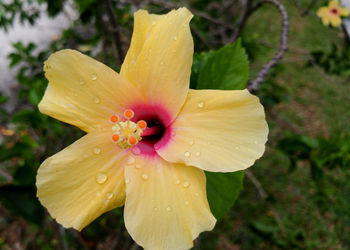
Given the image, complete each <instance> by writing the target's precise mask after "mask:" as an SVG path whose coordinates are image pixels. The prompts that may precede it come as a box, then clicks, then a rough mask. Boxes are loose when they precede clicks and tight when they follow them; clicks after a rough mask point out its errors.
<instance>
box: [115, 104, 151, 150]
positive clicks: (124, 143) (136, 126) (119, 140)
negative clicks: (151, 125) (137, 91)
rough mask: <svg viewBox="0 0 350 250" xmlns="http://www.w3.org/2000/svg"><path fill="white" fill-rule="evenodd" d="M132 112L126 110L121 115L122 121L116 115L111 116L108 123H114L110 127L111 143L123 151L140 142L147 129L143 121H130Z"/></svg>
mask: <svg viewBox="0 0 350 250" xmlns="http://www.w3.org/2000/svg"><path fill="white" fill-rule="evenodd" d="M134 115H135V114H134V111H133V110H131V109H126V110H125V111H124V113H123V116H122V117H123V119H120V116H118V115H112V116H111V117H110V121H111V122H113V123H114V126H113V127H112V131H113V134H112V141H113V142H114V143H116V144H117V145H118V146H119V147H121V148H123V149H127V148H131V147H133V146H134V145H136V144H137V143H138V142H139V141H141V140H142V137H141V134H142V133H143V131H144V130H145V129H146V128H147V123H146V122H145V121H144V120H140V121H138V122H136V123H135V122H133V121H131V120H130V119H132V118H133V117H134Z"/></svg>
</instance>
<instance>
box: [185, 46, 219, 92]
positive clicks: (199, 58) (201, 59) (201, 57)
mask: <svg viewBox="0 0 350 250" xmlns="http://www.w3.org/2000/svg"><path fill="white" fill-rule="evenodd" d="M214 53H215V51H213V50H211V51H209V52H202V53H199V54H198V53H194V55H193V63H192V69H191V83H190V88H191V89H196V88H197V82H198V75H199V72H200V70H201V68H202V67H203V65H205V64H206V62H207V61H208V59H209V58H210V56H212V55H213V54H214Z"/></svg>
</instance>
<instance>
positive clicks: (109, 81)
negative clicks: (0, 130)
mask: <svg viewBox="0 0 350 250" xmlns="http://www.w3.org/2000/svg"><path fill="white" fill-rule="evenodd" d="M44 69H45V72H46V73H45V75H46V77H47V79H48V80H49V85H48V87H47V89H46V92H45V95H44V97H43V99H42V100H41V102H40V104H39V110H40V112H42V113H44V114H47V115H50V116H52V117H54V118H56V119H59V120H61V121H64V122H67V123H70V124H72V125H75V126H77V127H79V128H81V129H83V130H84V131H86V132H90V131H93V130H94V129H96V127H98V126H101V125H102V124H105V123H106V122H108V121H109V118H110V116H111V115H113V114H114V113H115V112H122V111H123V110H124V109H125V108H126V107H127V105H128V104H129V103H130V102H133V101H135V100H140V99H141V96H140V95H139V94H138V91H137V90H136V89H135V87H134V86H133V85H132V84H130V83H129V82H128V81H127V80H125V79H124V78H123V77H121V76H120V75H119V74H117V73H116V72H115V71H113V70H112V69H110V68H108V67H107V66H105V65H104V64H102V63H100V62H98V61H96V60H94V59H92V58H90V57H88V56H85V55H83V54H81V53H80V52H78V51H74V50H61V51H59V52H56V53H54V54H52V55H51V56H50V57H49V59H48V60H47V61H46V62H45V66H44Z"/></svg>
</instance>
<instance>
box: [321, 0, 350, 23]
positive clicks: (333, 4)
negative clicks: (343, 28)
mask: <svg viewBox="0 0 350 250" xmlns="http://www.w3.org/2000/svg"><path fill="white" fill-rule="evenodd" d="M348 15H349V10H348V9H347V8H342V7H340V6H339V2H338V1H337V0H332V1H330V2H329V4H328V7H321V8H320V9H319V10H318V11H317V16H319V17H320V18H321V19H322V23H323V25H325V26H328V25H329V24H331V25H332V26H333V27H338V26H340V24H341V17H345V16H348Z"/></svg>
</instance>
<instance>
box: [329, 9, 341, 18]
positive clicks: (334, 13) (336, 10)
mask: <svg viewBox="0 0 350 250" xmlns="http://www.w3.org/2000/svg"><path fill="white" fill-rule="evenodd" d="M329 12H330V13H331V14H332V15H334V16H336V15H338V13H339V11H338V9H337V8H332V9H330V10H329Z"/></svg>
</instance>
